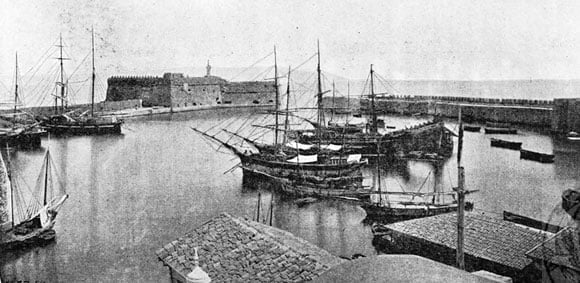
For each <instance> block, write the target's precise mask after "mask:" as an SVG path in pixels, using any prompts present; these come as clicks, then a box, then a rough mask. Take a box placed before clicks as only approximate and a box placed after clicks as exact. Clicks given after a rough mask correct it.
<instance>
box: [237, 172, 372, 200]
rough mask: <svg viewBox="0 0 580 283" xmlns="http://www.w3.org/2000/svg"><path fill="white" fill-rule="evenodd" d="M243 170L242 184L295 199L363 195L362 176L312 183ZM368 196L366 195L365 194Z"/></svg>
mask: <svg viewBox="0 0 580 283" xmlns="http://www.w3.org/2000/svg"><path fill="white" fill-rule="evenodd" d="M242 169H243V170H244V176H243V183H244V184H245V185H251V186H253V187H256V186H259V185H263V186H260V188H264V187H267V188H269V189H271V190H275V191H278V192H281V193H283V194H286V195H292V196H295V197H317V198H336V197H356V196H358V195H365V194H364V191H363V190H362V176H361V177H360V178H358V177H355V178H345V179H343V180H339V181H338V182H326V183H318V184H317V183H312V182H306V181H304V180H296V179H293V178H281V177H277V176H272V175H270V174H267V173H264V172H260V171H256V170H252V169H249V168H242ZM367 195H368V194H367Z"/></svg>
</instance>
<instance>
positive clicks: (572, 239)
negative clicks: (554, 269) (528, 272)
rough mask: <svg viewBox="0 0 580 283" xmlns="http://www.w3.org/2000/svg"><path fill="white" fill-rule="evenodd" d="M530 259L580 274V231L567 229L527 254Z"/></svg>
mask: <svg viewBox="0 0 580 283" xmlns="http://www.w3.org/2000/svg"><path fill="white" fill-rule="evenodd" d="M527 255H528V257H529V258H531V259H533V260H538V261H542V262H543V261H547V262H549V263H552V264H555V265H558V266H564V267H567V268H570V269H573V270H576V271H578V272H580V229H578V228H573V227H566V228H564V229H562V230H560V231H559V232H558V233H557V234H555V235H553V236H551V237H547V238H546V240H545V241H544V242H542V243H541V244H539V245H537V246H536V247H534V248H533V249H531V250H530V251H528V252H527Z"/></svg>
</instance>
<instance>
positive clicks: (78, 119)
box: [42, 34, 123, 135]
mask: <svg viewBox="0 0 580 283" xmlns="http://www.w3.org/2000/svg"><path fill="white" fill-rule="evenodd" d="M91 45H92V49H91V51H92V76H91V109H90V110H89V111H90V115H85V114H86V112H85V113H83V114H81V115H76V116H73V115H71V114H70V113H64V110H65V107H64V105H62V107H61V113H55V115H53V116H51V117H48V118H44V119H43V122H42V126H43V127H44V129H46V131H48V132H49V133H51V134H55V135H106V134H121V125H122V124H123V121H121V120H118V119H117V118H116V117H115V116H100V117H99V116H96V115H95V114H94V106H95V46H94V34H92V37H91ZM59 46H60V52H61V55H60V58H58V59H59V60H61V69H60V72H61V81H60V83H59V85H60V95H59V96H57V97H56V98H55V112H58V99H60V100H62V101H64V100H66V95H65V93H66V91H65V88H66V83H65V82H64V81H63V77H64V76H63V73H64V71H63V67H62V66H63V65H62V60H63V59H64V58H62V38H61V44H60V45H59ZM87 112H88V111H87Z"/></svg>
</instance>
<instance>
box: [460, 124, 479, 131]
mask: <svg viewBox="0 0 580 283" xmlns="http://www.w3.org/2000/svg"><path fill="white" fill-rule="evenodd" d="M463 130H464V131H467V132H479V131H480V130H481V127H479V126H468V125H464V126H463Z"/></svg>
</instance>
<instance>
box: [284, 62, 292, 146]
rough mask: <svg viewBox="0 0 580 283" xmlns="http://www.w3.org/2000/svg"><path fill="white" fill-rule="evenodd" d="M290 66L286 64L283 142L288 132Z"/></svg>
mask: <svg viewBox="0 0 580 283" xmlns="http://www.w3.org/2000/svg"><path fill="white" fill-rule="evenodd" d="M290 72H291V69H290V66H288V82H287V86H286V113H285V115H286V119H285V120H284V141H283V143H284V144H286V141H287V140H286V136H287V134H288V114H289V113H288V111H289V106H290Z"/></svg>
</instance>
